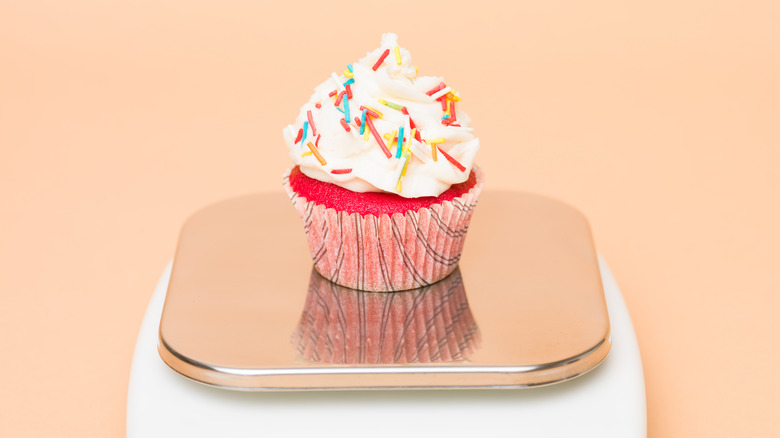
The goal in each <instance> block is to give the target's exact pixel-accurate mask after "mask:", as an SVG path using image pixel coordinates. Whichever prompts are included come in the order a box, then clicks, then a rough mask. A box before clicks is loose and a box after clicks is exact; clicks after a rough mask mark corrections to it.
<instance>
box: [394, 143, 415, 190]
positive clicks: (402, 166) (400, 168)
mask: <svg viewBox="0 0 780 438" xmlns="http://www.w3.org/2000/svg"><path fill="white" fill-rule="evenodd" d="M410 156H411V155H410V154H409V152H406V153H404V155H403V158H401V160H400V161H399V162H398V164H397V165H396V167H395V172H394V175H393V176H394V179H396V180H397V181H398V182H397V183H396V185H395V190H396V191H397V192H398V193H401V177H402V176H403V175H404V173H405V172H406V166H407V165H408V164H409V157H410Z"/></svg>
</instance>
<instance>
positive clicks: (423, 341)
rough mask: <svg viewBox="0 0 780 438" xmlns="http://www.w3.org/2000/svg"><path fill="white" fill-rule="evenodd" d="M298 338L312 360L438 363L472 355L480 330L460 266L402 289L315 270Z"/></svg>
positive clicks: (304, 354) (297, 342)
mask: <svg viewBox="0 0 780 438" xmlns="http://www.w3.org/2000/svg"><path fill="white" fill-rule="evenodd" d="M292 340H293V345H294V346H295V348H296V349H297V351H298V354H300V356H301V357H302V358H303V359H305V360H308V361H312V362H319V363H334V364H401V363H435V362H450V361H458V360H465V359H468V358H469V356H471V354H473V353H474V352H475V351H476V349H477V348H478V346H479V331H478V329H477V324H476V322H475V321H474V317H473V316H472V314H471V310H470V309H469V304H468V301H467V300H466V291H465V288H464V286H463V279H462V277H461V275H460V271H459V270H458V269H456V270H455V271H454V272H453V273H452V274H450V275H449V276H447V277H446V278H444V279H443V280H442V281H439V282H438V283H435V284H433V285H429V286H425V287H422V288H418V289H412V290H408V291H403V292H396V293H374V292H365V291H358V290H355V289H349V288H346V287H343V286H339V285H337V284H335V283H332V282H330V281H328V280H327V279H325V278H323V277H322V276H321V275H319V274H318V273H317V271H316V270H312V274H311V281H310V283H309V292H308V294H307V296H306V304H305V305H304V309H303V312H302V313H301V318H300V321H299V323H298V326H297V328H296V330H295V332H294V333H293V339H292Z"/></svg>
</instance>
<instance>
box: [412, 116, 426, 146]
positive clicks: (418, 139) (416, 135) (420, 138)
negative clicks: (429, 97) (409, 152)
mask: <svg viewBox="0 0 780 438" xmlns="http://www.w3.org/2000/svg"><path fill="white" fill-rule="evenodd" d="M409 121H410V122H411V121H412V119H409ZM414 139H415V140H417V141H419V142H420V143H422V141H423V140H422V136H421V135H420V131H417V132H416V133H415V134H414Z"/></svg>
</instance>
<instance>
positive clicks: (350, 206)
mask: <svg viewBox="0 0 780 438" xmlns="http://www.w3.org/2000/svg"><path fill="white" fill-rule="evenodd" d="M476 182H477V177H476V176H475V175H474V171H473V170H472V171H471V173H470V174H469V177H468V179H467V180H466V181H464V182H462V183H460V184H455V185H453V186H451V187H450V188H449V189H448V190H447V191H445V192H444V193H442V194H441V195H439V196H425V197H422V198H404V197H402V196H399V195H396V194H393V193H386V192H353V191H351V190H347V189H345V188H343V187H339V186H337V185H335V184H331V183H326V182H322V181H319V180H316V179H314V178H309V177H308V176H306V175H304V174H303V172H301V170H300V168H299V167H298V166H295V167H294V168H293V169H292V171H290V188H292V190H293V191H294V192H295V193H297V194H298V195H299V196H303V197H304V198H306V199H307V200H309V201H314V202H316V203H317V204H320V205H324V206H325V207H328V208H333V209H335V210H338V211H346V212H348V213H360V214H361V215H367V214H372V215H374V216H380V215H382V214H386V215H388V216H392V215H393V213H404V212H407V211H409V210H412V211H417V210H419V209H421V208H425V207H430V206H431V205H433V204H440V203H442V202H444V201H451V200H453V199H455V198H457V197H458V196H461V195H463V194H465V193H466V192H468V191H469V190H471V188H472V187H474V184H476Z"/></svg>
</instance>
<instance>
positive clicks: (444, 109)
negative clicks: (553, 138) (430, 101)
mask: <svg viewBox="0 0 780 438" xmlns="http://www.w3.org/2000/svg"><path fill="white" fill-rule="evenodd" d="M439 102H441V110H442V111H447V99H445V98H444V96H442V97H440V98H439Z"/></svg>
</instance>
